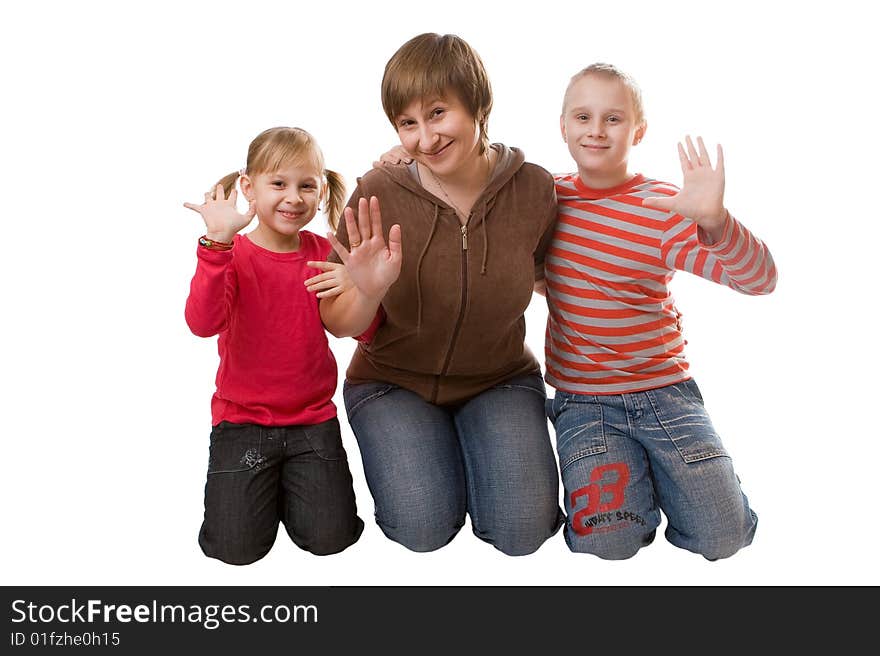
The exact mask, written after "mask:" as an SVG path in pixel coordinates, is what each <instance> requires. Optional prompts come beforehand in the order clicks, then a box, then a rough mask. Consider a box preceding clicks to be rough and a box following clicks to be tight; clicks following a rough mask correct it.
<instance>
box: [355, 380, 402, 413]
mask: <svg viewBox="0 0 880 656" xmlns="http://www.w3.org/2000/svg"><path fill="white" fill-rule="evenodd" d="M395 389H397V385H392V384H391V383H358V384H357V385H353V384H351V383H349V382H347V381H346V382H345V383H344V384H343V385H342V400H343V402H344V403H345V412H346V414H347V415H348V420H349V422H351V419H352V417H354V415H355V413H357V411H358V410H359V409H360V408H361V407H363V405H364V404H366V403H369V402H370V401H372V400H374V399H378V398H379V397H382V396H385V395H386V394H388V393H389V392H391V391H392V390H395Z"/></svg>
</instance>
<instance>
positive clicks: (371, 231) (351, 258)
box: [327, 196, 403, 301]
mask: <svg viewBox="0 0 880 656" xmlns="http://www.w3.org/2000/svg"><path fill="white" fill-rule="evenodd" d="M343 216H344V217H345V229H346V232H347V233H348V243H349V249H350V250H349V249H346V248H345V246H343V245H342V244H340V243H339V240H338V239H336V235H334V234H333V233H329V234H328V235H327V238H328V239H329V240H330V244H331V245H332V246H333V250H334V251H336V253H337V255H339V259H341V260H342V263H343V264H345V268H346V269H347V271H348V275H349V277H350V278H351V281H352V283H354V286H355V287H357V288H358V289H359V290H360V291H361V293H362V294H364V295H365V296H366V297H367V298H370V299H372V300H376V301H381V300H382V298H383V297H384V296H385V292H387V291H388V288H389V287H391V285H392V284H393V283H394V281H395V280H397V277H398V276H399V275H400V265H401V264H402V262H403V250H402V247H401V242H400V226H399V225H398V224H394V225H393V226H391V230H389V231H388V244H387V245H386V244H385V238H384V237H383V236H382V214H381V212H380V211H379V199H378V198H376V197H375V196H371V197H370V200H369V201H367V199H366V198H361V199H360V200H358V213H357V217H356V218H355V215H354V211H353V210H352V209H351V208H350V207H346V208H345V211H344V212H343Z"/></svg>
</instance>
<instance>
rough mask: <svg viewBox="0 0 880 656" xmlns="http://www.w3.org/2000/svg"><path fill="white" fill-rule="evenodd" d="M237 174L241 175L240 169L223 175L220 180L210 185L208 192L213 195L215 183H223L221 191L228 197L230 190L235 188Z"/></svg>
mask: <svg viewBox="0 0 880 656" xmlns="http://www.w3.org/2000/svg"><path fill="white" fill-rule="evenodd" d="M239 175H241V172H240V171H234V172H232V173H230V174H229V175H225V176H223V177H222V178H220V180H218V181H217V182H215V183H214V186H213V187H211V191H210V192H209V193H210V194H211V196H212V197H213V196H214V190H215V189H217V185H223V193H224V194H225V196H226V198H229V194H231V193H232V190H233V189H235V182H236V180H238V177H239Z"/></svg>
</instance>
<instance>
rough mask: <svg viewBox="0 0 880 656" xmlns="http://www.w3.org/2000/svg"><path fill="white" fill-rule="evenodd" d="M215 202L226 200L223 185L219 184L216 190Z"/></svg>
mask: <svg viewBox="0 0 880 656" xmlns="http://www.w3.org/2000/svg"><path fill="white" fill-rule="evenodd" d="M214 200H226V192H225V191H224V190H223V185H222V184H218V185H217V186H216V187H215V189H214Z"/></svg>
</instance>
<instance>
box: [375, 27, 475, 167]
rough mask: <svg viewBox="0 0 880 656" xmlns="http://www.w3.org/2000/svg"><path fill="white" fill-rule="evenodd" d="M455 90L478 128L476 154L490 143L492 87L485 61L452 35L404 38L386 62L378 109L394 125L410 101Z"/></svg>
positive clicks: (459, 38) (457, 37) (463, 41)
mask: <svg viewBox="0 0 880 656" xmlns="http://www.w3.org/2000/svg"><path fill="white" fill-rule="evenodd" d="M450 91H451V92H453V93H455V94H456V95H457V96H458V99H459V100H461V102H462V103H463V104H464V106H465V107H466V108H467V110H468V111H469V112H470V114H471V116H473V117H474V119H475V120H476V121H477V125H478V126H479V128H480V154H481V155H482V154H483V153H484V152H485V151H486V149H487V148H488V147H489V136H488V134H487V130H488V124H489V112H491V111H492V86H491V85H490V84H489V76H488V75H487V74H486V69H485V67H484V66H483V61H482V60H481V59H480V56H479V55H478V54H477V52H476V51H475V50H474V49H473V48H471V47H470V45H468V43H467V42H466V41H465V40H464V39H462V38H461V37H459V36H456V35H454V34H444V35H442V36H441V35H439V34H434V33H426V34H420V35H418V36H416V37H413V38H412V39H410V40H409V41H407V42H406V43H404V44H403V45H402V46H400V48H399V49H398V50H397V52H395V53H394V55H393V56H392V57H391V59H389V60H388V63H387V64H386V65H385V74H384V75H383V76H382V108H383V109H384V110H385V115H386V116H388V120H389V121H391V125H393V126H394V129H395V130H396V129H397V124H396V123H395V121H396V119H397V117H398V116H399V115H400V114H401V112H403V110H404V109H405V108H406V106H407V105H409V104H410V103H411V102H412V101H413V100H417V99H420V98H425V97H426V96H429V95H431V94H438V95H440V94H443V93H447V92H450Z"/></svg>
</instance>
